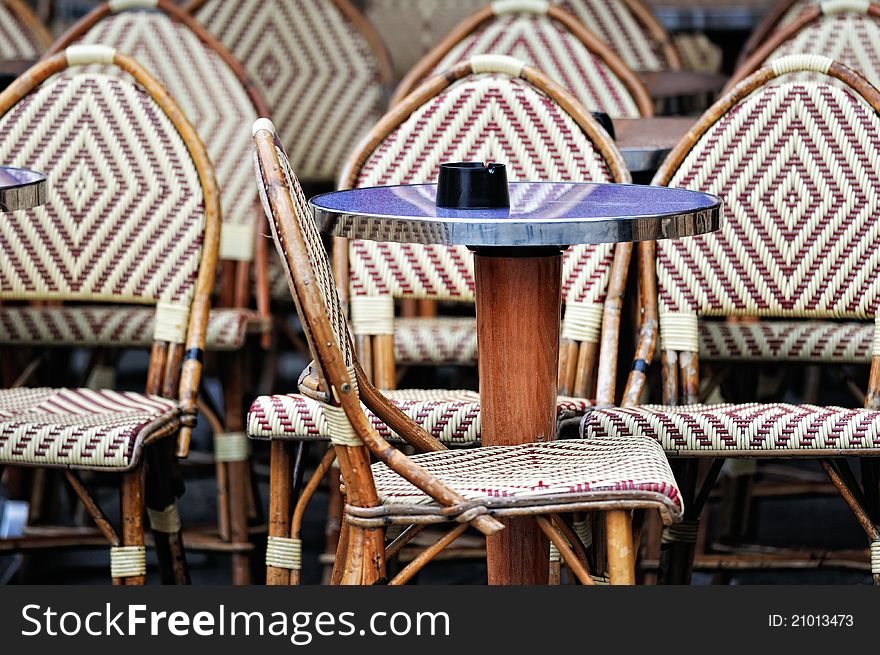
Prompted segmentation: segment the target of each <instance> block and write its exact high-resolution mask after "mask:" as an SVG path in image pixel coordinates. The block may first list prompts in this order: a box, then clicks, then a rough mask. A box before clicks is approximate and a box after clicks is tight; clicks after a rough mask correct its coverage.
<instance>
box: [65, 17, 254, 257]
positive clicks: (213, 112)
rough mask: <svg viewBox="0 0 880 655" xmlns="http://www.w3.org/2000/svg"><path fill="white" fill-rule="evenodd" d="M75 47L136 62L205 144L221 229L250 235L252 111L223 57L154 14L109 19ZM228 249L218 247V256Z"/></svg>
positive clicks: (168, 19)
mask: <svg viewBox="0 0 880 655" xmlns="http://www.w3.org/2000/svg"><path fill="white" fill-rule="evenodd" d="M80 43H84V44H101V45H109V46H112V47H114V48H116V49H117V50H118V51H119V52H124V53H126V54H128V55H130V56H132V57H134V58H135V59H137V60H138V62H139V63H141V64H142V65H143V66H145V67H146V68H147V70H149V71H150V73H152V74H153V76H154V77H156V79H158V80H159V81H160V82H161V83H162V84H163V86H164V87H165V88H166V89H167V90H168V92H169V93H170V94H171V96H172V97H173V98H174V99H175V100H176V101H177V103H178V104H179V105H180V107H181V109H183V112H184V113H185V114H186V117H187V118H188V119H189V121H190V123H192V125H193V127H195V128H196V131H197V132H198V133H199V136H200V137H201V139H202V141H203V142H204V143H205V148H206V149H207V151H208V155H209V156H210V157H211V162H212V163H213V164H214V169H215V174H216V176H217V182H218V184H219V186H220V198H221V205H222V208H223V222H224V226H225V225H228V224H236V225H244V226H248V227H249V228H250V230H251V234H252V233H253V231H254V222H255V220H256V219H257V218H259V216H260V211H259V200H258V199H257V191H256V188H255V187H254V183H253V179H252V177H251V171H250V167H249V166H248V165H247V163H246V162H248V161H249V160H250V156H251V149H252V144H251V141H250V138H249V136H248V131H247V129H242V126H246V125H250V124H252V123H253V122H254V121H255V120H256V119H257V112H256V110H255V109H254V106H253V104H252V103H251V100H250V98H249V97H248V95H247V93H246V91H245V89H244V87H243V85H242V84H241V82H240V81H239V79H238V77H236V75H235V73H234V72H233V70H232V69H231V68H230V67H229V65H228V64H227V63H226V62H225V61H223V58H222V57H221V56H220V55H219V54H218V53H217V52H215V51H214V50H213V49H212V48H211V47H209V46H208V45H207V44H205V43H204V42H203V41H202V40H201V39H200V38H199V37H198V36H197V35H196V34H195V33H194V32H193V31H192V30H190V29H189V28H188V27H187V26H186V25H185V24H183V23H180V22H178V21H176V20H175V19H174V18H172V17H171V16H169V15H168V14H165V13H162V12H156V11H124V12H121V13H116V14H109V15H108V16H106V17H105V18H103V19H102V20H101V21H100V22H98V24H97V25H95V26H94V27H93V28H92V29H91V30H90V31H89V32H88V33H87V34H85V35H84V36H83V38H82V39H81V40H80ZM96 68H98V70H102V71H110V72H115V71H118V69H116V68H115V67H108V68H100V67H96ZM251 234H249V235H248V236H251ZM231 238H235V237H231ZM224 240H226V239H225V238H224ZM251 240H252V239H251ZM223 245H227V244H223ZM228 249H229V248H228V246H227V248H225V249H224V248H223V247H222V246H221V256H222V255H223V254H224V253H223V251H224V250H228ZM250 255H251V257H252V256H253V253H252V252H251V253H250ZM251 257H248V259H250V258H251Z"/></svg>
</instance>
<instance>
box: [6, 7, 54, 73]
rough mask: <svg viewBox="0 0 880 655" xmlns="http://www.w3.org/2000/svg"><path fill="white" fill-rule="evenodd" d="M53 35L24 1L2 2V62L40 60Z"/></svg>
mask: <svg viewBox="0 0 880 655" xmlns="http://www.w3.org/2000/svg"><path fill="white" fill-rule="evenodd" d="M51 44H52V35H51V34H50V33H49V30H48V29H46V26H45V25H43V23H42V21H40V19H39V18H38V17H37V15H36V14H34V12H33V11H32V10H31V8H30V7H28V6H27V5H26V4H25V3H24V2H22V0H3V1H2V2H0V60H4V59H38V58H39V57H40V56H42V54H43V53H44V52H45V51H46V48H48V47H49V46H50V45H51Z"/></svg>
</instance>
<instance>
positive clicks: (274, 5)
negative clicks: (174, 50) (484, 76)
mask: <svg viewBox="0 0 880 655" xmlns="http://www.w3.org/2000/svg"><path fill="white" fill-rule="evenodd" d="M186 8H187V10H188V11H189V12H190V13H192V14H193V15H194V16H195V17H196V19H197V20H198V21H199V22H200V23H202V24H203V25H204V26H205V27H206V28H207V29H208V31H209V32H210V33H211V34H213V35H214V36H216V37H217V39H218V40H219V41H220V42H221V43H222V44H223V45H224V46H226V48H227V49H228V50H229V51H230V52H231V53H232V54H233V55H234V56H235V57H236V59H238V60H239V61H241V62H242V63H243V64H244V66H245V69H246V70H247V71H248V73H249V74H250V76H251V78H252V79H253V80H254V81H255V83H256V84H257V87H258V88H259V90H260V92H261V93H262V95H263V97H264V98H265V99H266V101H267V102H268V104H269V108H270V110H271V112H272V116H273V118H274V120H275V122H276V123H277V124H278V125H279V126H281V130H282V134H281V136H282V139H283V141H284V143H286V144H288V147H289V148H290V157H291V160H292V161H293V164H294V166H295V167H296V170H297V171H299V174H300V176H301V177H302V179H303V180H305V181H308V182H325V183H326V182H334V181H335V180H336V178H337V175H338V173H339V169H340V167H341V165H342V162H343V161H344V159H345V155H346V154H347V153H348V152H350V151H351V149H352V148H353V147H354V146H355V144H356V143H357V141H358V139H359V138H360V137H361V136H362V135H363V133H364V132H365V131H366V129H367V128H368V126H370V125H373V124H374V123H375V122H376V121H377V120H378V119H379V117H380V116H381V115H382V112H383V110H384V108H385V99H386V98H385V92H386V90H387V88H388V87H389V86H390V84H391V65H390V61H389V59H388V55H387V53H386V51H385V47H384V44H383V43H382V41H381V39H380V37H379V35H378V34H377V33H376V31H375V30H374V29H373V27H372V26H371V25H370V24H369V22H367V20H366V19H365V18H364V17H363V16H362V15H361V14H360V13H359V12H358V11H357V9H355V8H354V7H353V6H352V5H351V3H350V2H349V0H272V2H265V1H264V0H242V1H240V2H225V1H222V0H192V1H191V2H190V3H189V4H188V5H187V6H186Z"/></svg>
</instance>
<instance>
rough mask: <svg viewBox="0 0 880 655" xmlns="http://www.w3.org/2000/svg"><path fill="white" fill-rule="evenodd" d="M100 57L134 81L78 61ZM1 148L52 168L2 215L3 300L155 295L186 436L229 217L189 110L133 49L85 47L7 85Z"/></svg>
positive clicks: (16, 158) (0, 103)
mask: <svg viewBox="0 0 880 655" xmlns="http://www.w3.org/2000/svg"><path fill="white" fill-rule="evenodd" d="M90 64H101V65H103V66H111V65H114V66H118V67H119V68H120V69H122V70H124V71H125V72H126V73H128V74H129V75H131V76H132V77H133V78H134V80H135V82H137V84H132V82H130V81H128V80H126V79H123V78H122V77H119V76H106V75H99V74H94V73H88V72H79V70H77V69H76V68H72V67H79V66H87V65H90ZM68 69H71V70H68ZM57 73H63V74H61V75H56V74H57ZM0 158H2V161H4V162H6V163H7V164H9V165H12V166H20V167H25V168H32V169H34V170H38V171H41V172H44V173H46V175H47V178H48V187H49V193H48V194H47V201H46V203H45V204H44V205H43V206H41V207H37V208H36V209H32V210H27V211H21V212H13V213H10V214H7V215H6V216H5V217H4V220H3V221H2V222H0V223H2V225H0V231H2V238H0V298H2V299H3V300H4V301H6V300H25V301H31V300H49V301H76V302H91V303H95V302H97V303H117V304H139V305H154V306H155V307H156V322H155V332H154V335H153V338H154V341H155V342H156V345H157V346H160V349H159V350H158V351H157V350H156V348H155V347H154V352H153V355H154V357H155V356H156V354H157V353H159V352H161V353H167V354H168V357H169V358H170V357H172V352H173V353H174V357H179V358H180V359H179V360H178V362H180V361H183V366H184V368H183V380H184V383H183V386H184V387H185V388H182V389H181V396H182V398H181V401H182V404H183V406H184V413H185V414H187V416H188V418H187V423H188V425H187V428H186V434H185V435H184V436H183V437H182V440H183V441H185V442H187V443H188V438H189V433H188V429H189V427H191V425H192V424H193V422H194V417H195V414H196V395H197V393H198V384H199V380H198V378H199V375H200V371H201V355H200V353H201V351H202V349H203V348H204V343H205V331H206V325H207V319H208V312H209V305H210V293H211V289H212V287H213V283H214V275H215V270H216V262H217V250H218V247H219V240H220V220H221V219H220V204H219V193H218V190H217V184H216V181H215V178H214V172H213V168H212V166H211V163H210V160H209V159H208V156H207V153H206V152H205V149H204V146H203V145H202V143H201V141H200V140H199V138H198V136H197V135H196V132H195V130H194V129H193V128H192V126H191V125H190V124H189V122H188V121H187V120H186V118H185V117H184V114H183V112H182V110H181V109H180V108H179V107H178V106H177V105H176V104H175V103H174V101H173V100H172V99H171V97H170V96H169V95H168V93H167V92H166V91H165V89H164V88H162V86H161V85H160V84H159V83H158V82H157V81H156V80H155V79H154V78H152V77H151V76H150V75H149V73H147V72H146V70H144V68H143V67H141V66H140V65H139V64H138V63H137V62H135V61H134V60H133V59H131V58H129V57H127V56H124V55H121V54H117V53H116V52H115V50H113V49H112V48H109V47H105V46H74V47H71V48H68V49H67V50H65V51H64V52H61V53H58V54H55V55H53V56H51V57H49V58H47V59H44V60H43V61H41V62H40V63H39V64H37V65H36V66H34V67H33V68H31V69H30V71H28V73H27V74H25V75H23V76H21V77H20V78H18V79H17V80H16V81H15V82H14V83H13V84H12V85H11V86H10V87H8V88H7V89H6V90H5V91H4V92H3V93H2V94H0ZM169 370H170V369H169ZM160 379H161V376H160ZM173 389H174V387H173V386H172V387H171V389H169V390H168V392H169V393H173ZM185 447H186V446H185V445H184V447H183V449H184V451H185Z"/></svg>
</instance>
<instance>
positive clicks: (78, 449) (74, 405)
mask: <svg viewBox="0 0 880 655" xmlns="http://www.w3.org/2000/svg"><path fill="white" fill-rule="evenodd" d="M178 416H179V409H178V405H177V402H176V401H174V400H169V399H167V398H162V397H160V396H152V395H145V394H141V393H134V392H128V391H126V392H119V391H94V390H91V389H49V388H36V389H3V390H0V463H2V464H15V465H28V464H29V465H36V466H50V467H58V468H76V469H91V470H102V471H125V470H128V469H130V468H132V467H133V466H134V465H135V464H137V461H138V458H139V456H140V452H141V447H142V446H143V443H144V440H145V439H146V438H147V437H149V436H151V435H153V434H155V433H156V432H158V431H159V430H162V429H170V428H172V427H174V426H175V425H176V423H177V422H178Z"/></svg>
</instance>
